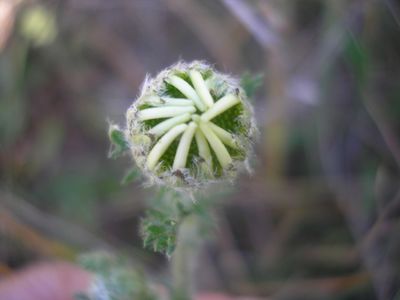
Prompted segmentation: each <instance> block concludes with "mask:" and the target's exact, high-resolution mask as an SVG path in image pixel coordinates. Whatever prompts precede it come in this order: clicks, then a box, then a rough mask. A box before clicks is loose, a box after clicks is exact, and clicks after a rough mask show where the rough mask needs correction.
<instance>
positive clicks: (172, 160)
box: [125, 61, 256, 189]
mask: <svg viewBox="0 0 400 300" xmlns="http://www.w3.org/2000/svg"><path fill="white" fill-rule="evenodd" d="M255 132H256V126H255V121H254V117H253V111H252V108H251V106H250V104H249V101H248V99H247V96H246V94H245V92H244V91H243V89H242V88H241V87H240V86H239V84H238V82H237V80H236V79H234V78H232V77H230V76H228V75H225V74H222V73H219V72H217V71H216V70H214V69H213V68H212V67H211V66H209V65H207V64H205V63H203V62H199V61H194V62H192V63H183V62H179V63H177V64H175V65H173V66H171V67H169V68H167V69H165V70H164V71H162V72H160V73H159V74H158V75H157V76H156V77H155V78H153V79H147V80H146V81H145V83H144V84H143V88H142V91H141V94H140V96H139V98H138V99H137V100H136V101H135V102H134V103H133V104H132V105H131V106H130V107H129V109H128V111H127V128H126V132H125V134H126V138H127V140H128V142H129V146H130V149H131V153H132V156H133V158H134V160H135V161H136V163H137V165H138V166H139V167H140V169H141V170H142V171H143V173H144V174H145V175H146V177H147V178H148V179H150V181H151V183H158V184H163V185H167V186H170V187H173V188H178V189H179V188H189V189H192V188H198V187H201V186H204V185H205V184H208V183H211V182H216V181H222V180H232V179H234V178H235V177H236V175H237V173H238V171H240V170H241V169H243V167H244V166H245V165H246V163H247V160H248V159H249V156H250V155H251V153H252V140H253V138H254V136H255Z"/></svg>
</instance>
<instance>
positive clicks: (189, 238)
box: [171, 214, 199, 300]
mask: <svg viewBox="0 0 400 300" xmlns="http://www.w3.org/2000/svg"><path fill="white" fill-rule="evenodd" d="M198 225H199V219H198V217H197V216H196V215H194V214H190V215H188V216H186V217H185V218H184V219H183V221H182V223H181V225H180V227H179V229H178V237H177V245H176V249H175V251H174V254H173V255H172V258H171V268H172V277H173V282H174V287H173V295H172V300H191V299H192V297H191V295H192V293H193V289H194V284H193V283H194V281H193V275H194V274H193V273H194V270H195V266H196V261H197V252H198V250H197V249H198V247H199V232H198Z"/></svg>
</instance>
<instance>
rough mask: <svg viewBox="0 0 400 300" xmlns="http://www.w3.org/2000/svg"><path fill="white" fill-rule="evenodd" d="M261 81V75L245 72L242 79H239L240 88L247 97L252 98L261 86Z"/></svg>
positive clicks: (262, 76)
mask: <svg viewBox="0 0 400 300" xmlns="http://www.w3.org/2000/svg"><path fill="white" fill-rule="evenodd" d="M263 79H264V75H263V74H261V73H259V74H256V75H253V74H251V73H249V72H246V73H244V74H243V75H242V78H241V79H240V86H241V87H242V88H243V89H244V91H245V92H246V95H247V97H249V98H252V97H253V96H254V95H255V93H256V92H257V90H258V89H259V88H260V87H261V86H262V84H263Z"/></svg>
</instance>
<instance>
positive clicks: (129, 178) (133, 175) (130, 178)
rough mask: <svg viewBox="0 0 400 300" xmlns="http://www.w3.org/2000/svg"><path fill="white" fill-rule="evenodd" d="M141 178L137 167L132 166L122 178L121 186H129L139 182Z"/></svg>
mask: <svg viewBox="0 0 400 300" xmlns="http://www.w3.org/2000/svg"><path fill="white" fill-rule="evenodd" d="M141 177H142V174H141V172H140V170H139V169H138V167H136V166H133V167H132V168H130V169H129V170H128V171H127V173H126V174H125V176H124V178H122V181H121V184H122V185H127V184H130V183H132V182H134V181H136V180H139V179H140V178H141Z"/></svg>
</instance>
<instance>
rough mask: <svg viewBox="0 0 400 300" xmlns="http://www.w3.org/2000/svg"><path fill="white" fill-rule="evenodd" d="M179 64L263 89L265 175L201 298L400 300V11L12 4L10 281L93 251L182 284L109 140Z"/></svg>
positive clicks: (5, 233) (232, 213)
mask: <svg viewBox="0 0 400 300" xmlns="http://www.w3.org/2000/svg"><path fill="white" fill-rule="evenodd" d="M179 59H183V60H188V61H190V60H194V59H205V60H207V61H209V62H211V63H213V64H215V67H216V68H218V69H219V70H221V71H224V72H228V73H232V74H237V75H238V76H239V77H240V76H241V75H242V74H244V73H245V72H250V74H261V75H262V76H263V77H262V78H263V79H262V87H261V88H260V89H259V90H258V91H257V93H256V95H255V97H254V99H253V103H254V106H255V111H256V117H257V121H258V124H259V128H260V140H259V141H258V143H257V144H256V156H255V157H254V159H253V171H254V172H253V174H252V175H251V176H246V175H243V176H241V177H240V178H239V180H238V181H237V183H236V184H235V185H234V186H230V187H227V188H226V190H227V192H225V193H224V194H223V195H219V196H218V197H219V198H221V199H222V200H221V201H218V203H219V204H218V209H217V212H216V219H217V222H218V227H217V229H216V230H215V232H214V233H213V235H214V238H212V239H209V240H207V241H206V242H205V243H204V246H203V247H202V249H201V255H200V257H199V260H200V263H199V266H198V268H197V273H196V274H197V275H196V282H197V286H198V289H199V290H202V291H220V292H223V293H226V294H230V295H247V296H256V297H259V298H260V299H289V300H290V299H364V300H367V299H381V300H388V299H400V292H399V288H400V236H399V232H400V218H399V217H400V185H399V184H400V180H399V179H400V177H399V174H400V3H399V2H398V1H395V0H381V1H375V0H301V1H300V0H204V1H195V0H164V1H161V0H114V1H109V0H85V1H80V0H48V1H34V0H0V278H1V277H7V276H9V275H10V274H12V273H13V272H14V271H15V270H18V269H20V268H23V267H24V266H26V265H28V264H30V263H33V262H35V261H40V260H49V259H50V260H52V259H55V260H60V259H61V260H67V261H74V260H75V258H76V256H77V255H79V254H80V253H82V252H85V251H90V250H93V249H108V250H110V251H115V252H119V253H121V252H122V253H124V254H125V255H127V256H129V257H130V258H131V259H132V260H133V261H135V262H137V263H138V264H140V265H142V266H143V267H144V268H145V269H146V270H147V272H148V273H149V274H150V276H154V277H158V278H160V277H165V278H168V276H169V275H168V274H169V273H168V272H169V271H168V269H167V263H168V261H167V259H166V258H165V257H163V256H161V255H157V254H154V253H152V252H151V251H147V250H144V249H142V241H141V238H140V234H139V222H140V218H141V217H142V216H143V213H144V210H145V207H146V199H147V198H148V197H151V195H152V189H151V188H150V189H146V188H144V187H143V185H142V182H140V181H138V182H135V183H133V184H129V185H125V186H124V185H121V179H122V178H123V176H124V173H125V172H126V170H127V169H128V168H129V167H130V166H131V164H132V163H131V160H130V158H129V157H124V158H122V159H119V160H112V159H108V157H107V156H108V151H109V141H108V137H107V128H108V120H113V121H114V122H117V123H119V124H122V125H123V124H124V112H125V110H126V109H127V108H128V106H129V105H130V103H131V102H132V101H133V100H134V99H135V97H136V95H137V94H138V93H139V88H140V84H141V82H142V80H143V79H144V77H145V76H146V74H153V75H154V74H156V73H157V72H158V71H160V70H161V69H163V68H165V67H167V66H168V65H170V64H172V63H174V62H176V61H177V60H179Z"/></svg>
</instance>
